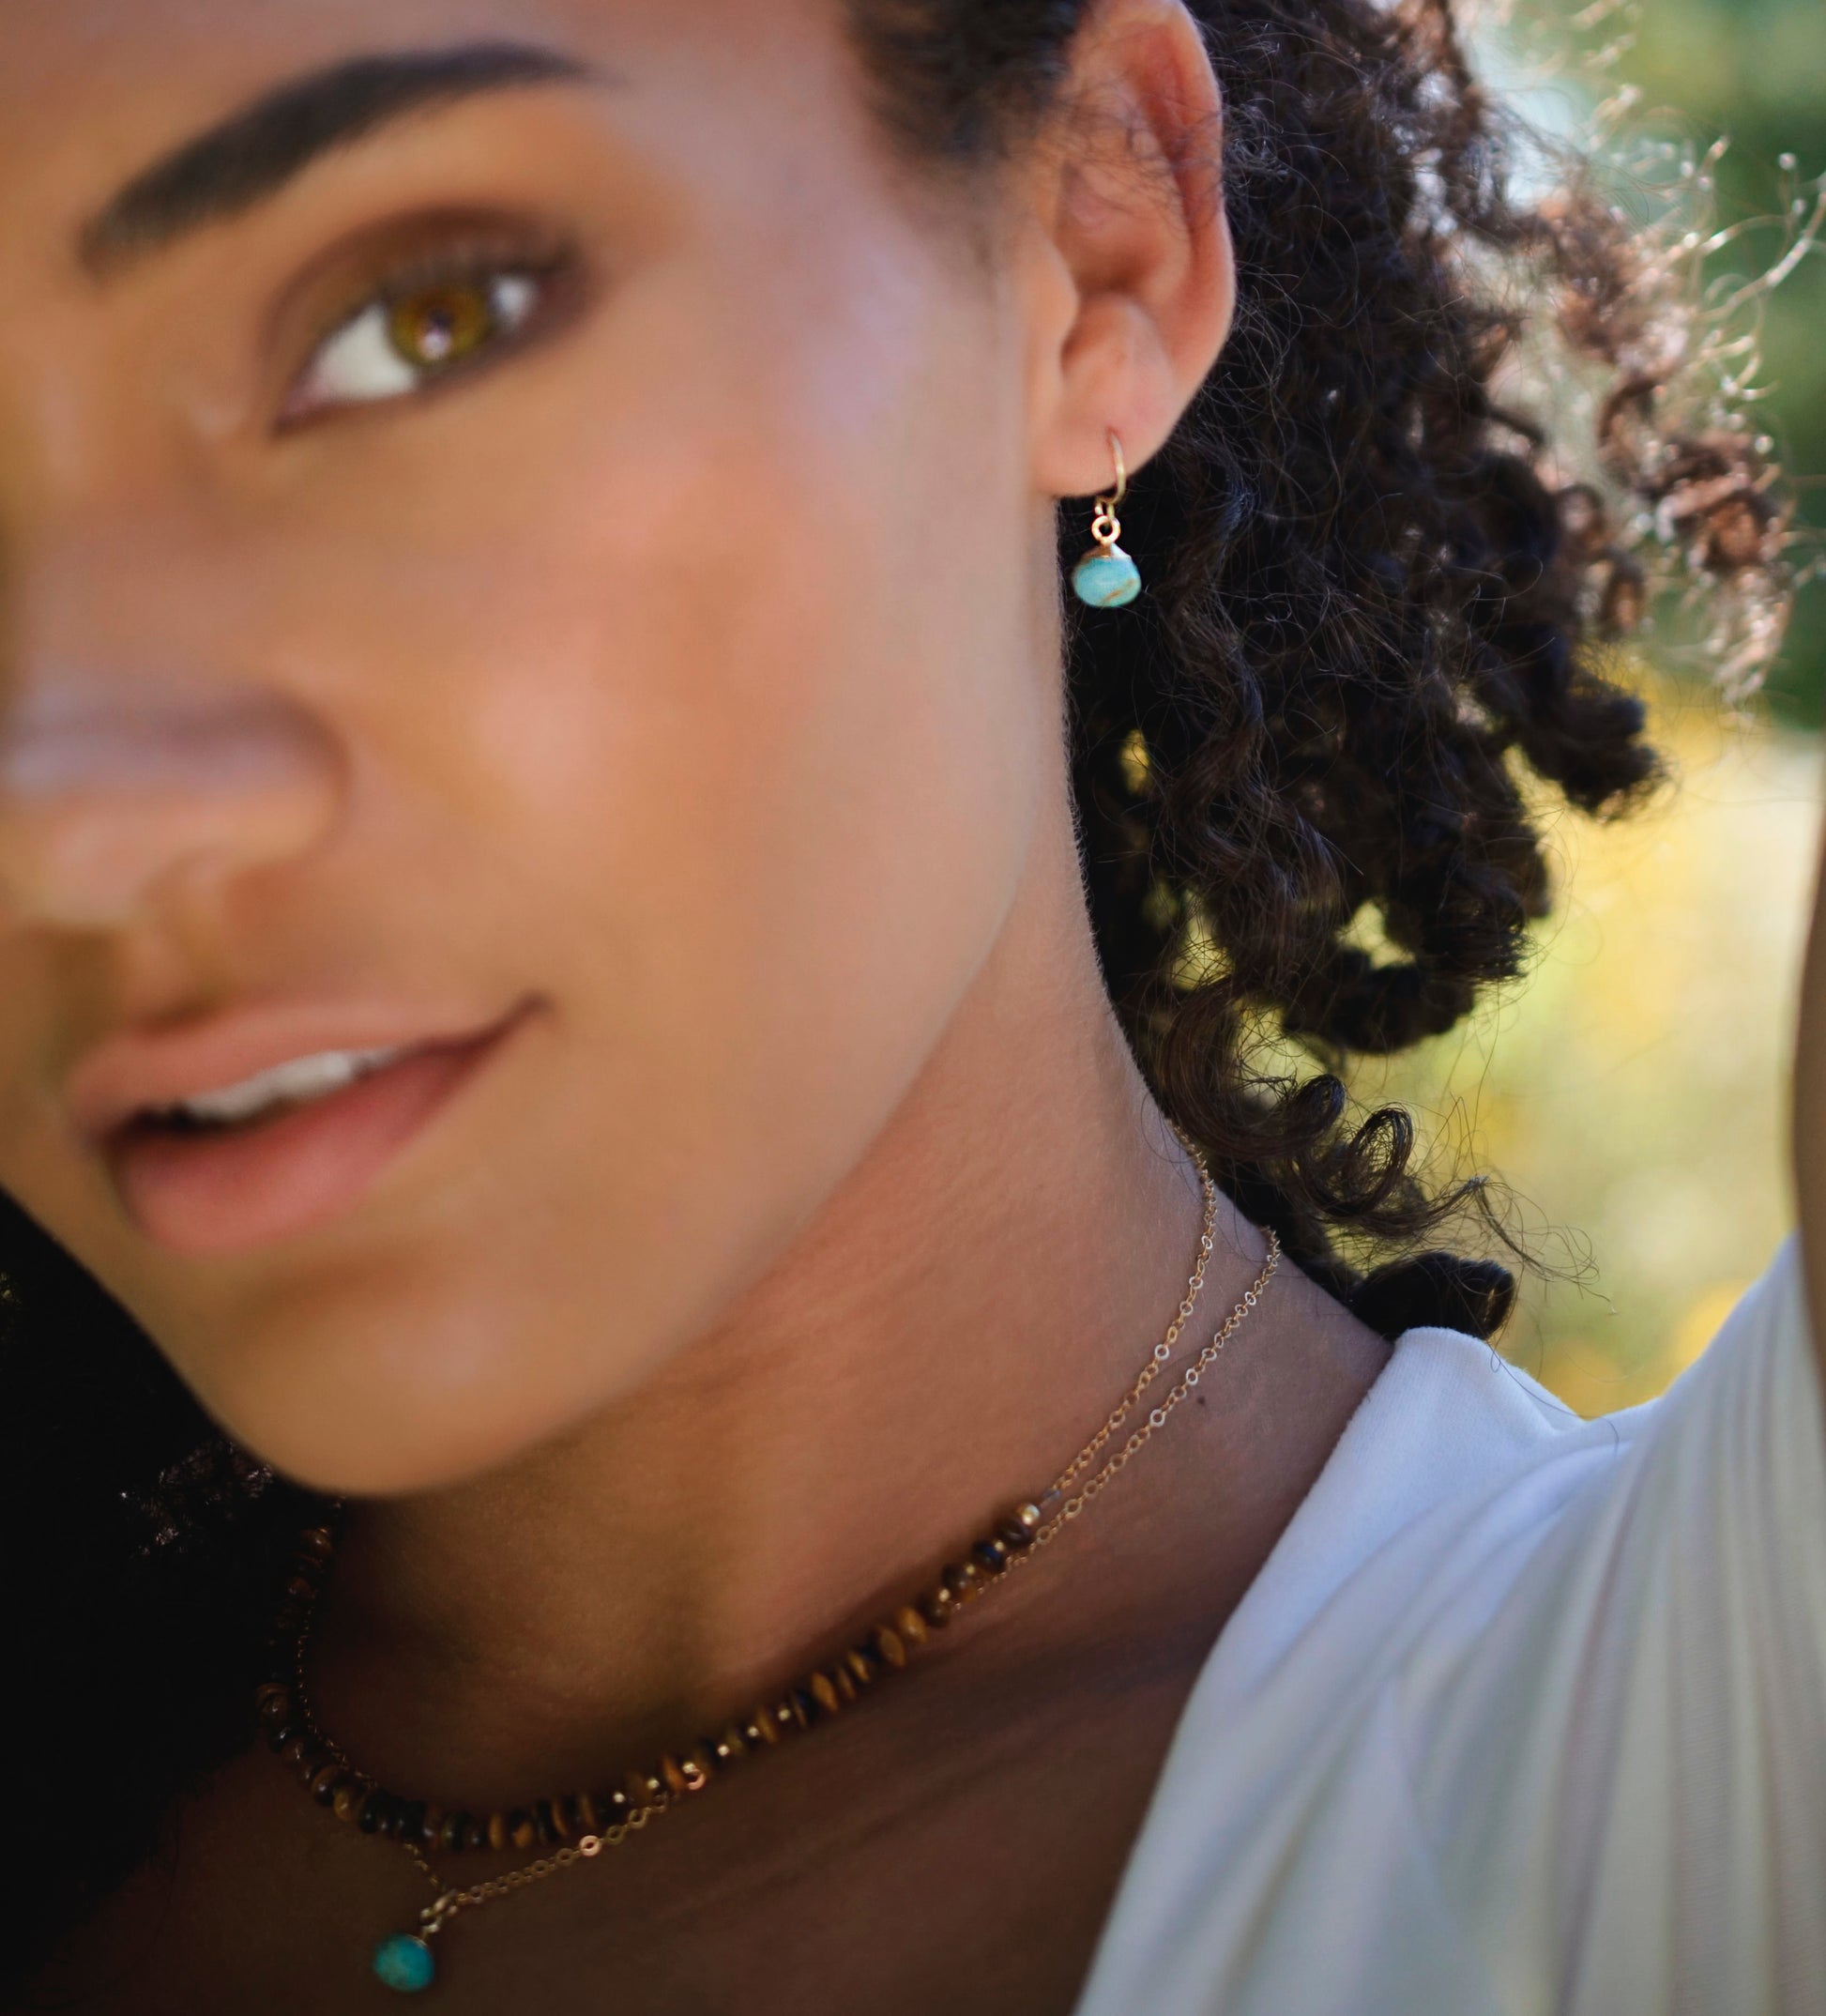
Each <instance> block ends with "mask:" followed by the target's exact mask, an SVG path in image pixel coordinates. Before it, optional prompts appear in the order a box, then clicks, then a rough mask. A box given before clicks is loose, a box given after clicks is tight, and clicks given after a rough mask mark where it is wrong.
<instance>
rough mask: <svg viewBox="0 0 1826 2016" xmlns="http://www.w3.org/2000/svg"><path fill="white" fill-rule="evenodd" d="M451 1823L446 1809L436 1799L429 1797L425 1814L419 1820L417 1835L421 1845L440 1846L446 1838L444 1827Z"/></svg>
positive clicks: (422, 1846) (428, 1846) (425, 1846)
mask: <svg viewBox="0 0 1826 2016" xmlns="http://www.w3.org/2000/svg"><path fill="white" fill-rule="evenodd" d="M447 1825H449V1814H447V1813H446V1812H445V1810H444V1809H443V1808H442V1807H441V1806H439V1805H438V1803H437V1802H436V1800H435V1799H427V1800H426V1801H425V1810H424V1813H423V1816H422V1817H421V1818H420V1820H419V1822H418V1836H417V1837H416V1838H417V1840H418V1845H419V1847H421V1848H425V1849H432V1848H436V1847H439V1846H440V1845H441V1844H442V1842H443V1840H444V1829H445V1827H446V1826H447Z"/></svg>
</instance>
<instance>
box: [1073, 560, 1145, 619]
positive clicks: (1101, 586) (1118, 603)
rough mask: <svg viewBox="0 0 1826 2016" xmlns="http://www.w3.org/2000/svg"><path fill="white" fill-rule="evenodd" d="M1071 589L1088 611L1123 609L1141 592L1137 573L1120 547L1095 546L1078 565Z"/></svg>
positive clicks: (1134, 566) (1138, 571) (1139, 571)
mask: <svg viewBox="0 0 1826 2016" xmlns="http://www.w3.org/2000/svg"><path fill="white" fill-rule="evenodd" d="M1072 586H1073V588H1074V589H1075V590H1076V591H1077V597H1078V600H1079V601H1080V602H1081V603H1085V604H1086V605H1087V606H1088V607H1089V608H1092V609H1126V608H1127V607H1128V606H1129V604H1130V603H1132V602H1133V601H1134V599H1135V597H1136V596H1137V595H1139V594H1140V593H1141V570H1140V568H1138V567H1137V566H1136V565H1135V563H1134V561H1133V560H1132V559H1131V558H1130V557H1129V556H1128V555H1127V554H1126V553H1124V552H1123V550H1122V549H1121V547H1120V546H1111V547H1109V548H1108V549H1107V550H1105V549H1104V548H1103V547H1102V546H1099V547H1098V548H1097V550H1096V551H1095V552H1094V553H1087V554H1086V555H1085V557H1084V558H1083V559H1081V560H1080V561H1079V562H1078V564H1077V566H1076V568H1075V569H1074V570H1073V574H1072Z"/></svg>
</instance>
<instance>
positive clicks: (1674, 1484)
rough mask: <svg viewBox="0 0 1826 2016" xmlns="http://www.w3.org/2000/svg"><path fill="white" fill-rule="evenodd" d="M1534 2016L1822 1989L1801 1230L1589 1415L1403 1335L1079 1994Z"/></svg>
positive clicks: (1269, 1575)
mask: <svg viewBox="0 0 1826 2016" xmlns="http://www.w3.org/2000/svg"><path fill="white" fill-rule="evenodd" d="M1537 2011H1538V2012H1543V2016H1544V2012H1547V2011H1553V2012H1556V2016H1636V2012H1642V2016H1650V2012H1652V2016H1686V2012H1693V2011H1705V2012H1708V2016H1712V2012H1717V2016H1762V2012H1765V2011H1781V2012H1788V2011H1807V2012H1812V2016H1818V2012H1820V2011H1826V1416H1823V1415H1822V1412H1821V1401H1820V1393H1819V1385H1818V1377H1817V1373H1816V1368H1815V1366H1814V1362H1813V1358H1812V1355H1811V1352H1810V1349H1809V1344H1808V1336H1807V1324H1806V1317H1805V1312H1804V1304H1803V1299H1802V1288H1801V1266H1800V1252H1799V1245H1798V1242H1797V1241H1796V1240H1793V1239H1790V1240H1789V1241H1788V1244H1787V1245H1785V1246H1784V1247H1783V1248H1782V1249H1781V1251H1780V1252H1779V1254H1778V1255H1777V1257H1776V1259H1775V1260H1774V1262H1773V1265H1772V1267H1771V1268H1770V1270H1769V1272H1768V1274H1767V1275H1765V1276H1764V1277H1763V1279H1762V1280H1761V1281H1760V1282H1758V1285H1757V1286H1756V1287H1755V1288H1754V1289H1752V1290H1751V1291H1750V1292H1749V1293H1748V1294H1747V1295H1746V1296H1745V1297H1744V1299H1743V1301H1742V1303H1741V1304H1740V1305H1739V1306H1738V1308H1737V1309H1736V1310H1735V1311H1734V1312H1733V1314H1732V1316H1731V1318H1730V1320H1729V1321H1727V1323H1726V1325H1725V1327H1724V1329H1723V1331H1721V1333H1720V1334H1719V1336H1718V1338H1717V1340H1716V1341H1715V1342H1714V1343H1713V1344H1712V1348H1711V1349H1710V1350H1709V1351H1708V1352H1707V1353H1706V1354H1705V1356H1704V1357H1703V1358H1702V1359H1701V1360H1700V1362H1699V1363H1698V1364H1697V1366H1695V1367H1693V1368H1692V1370H1690V1371H1689V1372H1687V1373H1686V1374H1685V1375H1684V1376H1683V1377H1682V1378H1681V1380H1680V1381H1679V1382H1677V1383H1676V1384H1675V1385H1674V1387H1673V1388H1672V1389H1671V1390H1670V1391H1669V1392H1668V1393H1666V1395H1664V1396H1663V1397H1662V1398H1660V1399H1658V1400H1655V1401H1653V1402H1651V1404H1650V1405H1648V1406H1646V1407H1638V1408H1634V1409H1632V1410H1630V1411H1629V1412H1628V1413H1621V1414H1614V1415H1611V1416H1609V1417H1608V1418H1605V1419H1603V1420H1599V1421H1593V1422H1581V1421H1579V1420H1577V1419H1576V1418H1575V1417H1574V1416H1572V1415H1569V1414H1568V1413H1567V1412H1566V1411H1565V1409H1564V1408H1562V1407H1561V1406H1560V1404H1559V1403H1558V1402H1557V1401H1555V1400H1554V1399H1553V1398H1552V1397H1550V1396H1549V1395H1548V1394H1547V1393H1545V1392H1544V1390H1543V1389H1542V1388H1541V1387H1540V1386H1539V1385H1537V1384H1536V1383H1535V1382H1534V1381H1532V1380H1531V1379H1529V1378H1528V1377H1527V1376H1526V1375H1525V1374H1523V1373H1521V1372H1518V1371H1516V1370H1515V1369H1514V1368H1513V1367H1510V1366H1508V1365H1506V1364H1504V1363H1503V1362H1502V1361H1501V1360H1500V1359H1499V1358H1498V1357H1497V1355H1496V1354H1495V1352H1492V1350H1491V1349H1490V1348H1489V1346H1487V1345H1485V1344H1481V1343H1479V1342H1478V1341H1477V1340H1476V1339H1474V1338H1471V1337H1468V1336H1460V1335H1458V1334H1457V1333H1455V1332H1453V1331H1447V1330H1414V1331H1410V1332H1408V1335H1407V1336H1404V1337H1403V1338H1402V1339H1401V1341H1400V1343H1399V1344H1398V1345H1397V1347H1396V1349H1395V1352H1394V1355H1393V1357H1392V1360H1391V1362H1390V1364H1389V1367H1388V1368H1387V1369H1386V1370H1385V1371H1384V1372H1383V1374H1382V1376H1381V1377H1380V1378H1379V1379H1378V1380H1377V1383H1376V1385H1375V1387H1374V1388H1373V1390H1372V1391H1371V1393H1370V1395H1369V1397H1368V1398H1367V1399H1366V1400H1365V1401H1364V1402H1363V1404H1362V1407H1361V1408H1360V1409H1359V1411H1358V1413H1357V1414H1356V1416H1355V1418H1354V1419H1353V1420H1352V1422H1351V1424H1350V1426H1349V1428H1347V1430H1346V1432H1345V1434H1344V1437H1343V1439H1342V1440H1341V1441H1340V1443H1339V1444H1338V1446H1337V1449H1336V1450H1335V1452H1334V1453H1333V1455H1332V1457H1331V1461H1330V1462H1329V1463H1328V1465H1327V1466H1326V1468H1325V1470H1324V1472H1323V1473H1322V1474H1321V1475H1320V1477H1319V1480H1318V1482H1317V1484H1316V1486H1315V1488H1314V1489H1313V1491H1312V1493H1311V1494H1310V1496H1309V1497H1308V1498H1307V1500H1306V1502H1305V1504H1303V1505H1302V1506H1301V1509H1300V1511H1299V1513H1298V1514H1297V1515H1296V1517H1295V1518H1294V1520H1293V1521H1292V1523H1291V1524H1290V1525H1289V1526H1288V1528H1287V1530H1286V1534H1285V1535H1283V1537H1282V1539H1281V1541H1280V1543H1279V1545H1278V1546H1277V1547H1276V1549H1275V1550H1274V1552H1273V1553H1272V1554H1271V1557H1270V1558H1269V1561H1268V1563H1267V1565H1266V1566H1265V1567H1264V1568H1263V1570H1262V1572H1261V1574H1260V1575H1259V1576H1258V1577H1257V1579H1256V1581H1255V1584H1254V1586H1253V1587H1252V1588H1251V1589H1250V1591H1249V1593H1248V1595H1247V1596H1245V1597H1244V1599H1243V1601H1242V1603H1241V1604H1240V1607H1239V1608H1238V1610H1237V1611H1236V1612H1235V1614H1234V1616H1233V1617H1232V1618H1231V1620H1230V1622H1229V1624H1228V1626H1227V1627H1225V1631H1224V1634H1223V1636H1222V1638H1221V1639H1220V1640H1219V1641H1218V1643H1217V1646H1216V1649H1215V1650H1214V1651H1213V1653H1212V1655H1211V1657H1210V1661H1209V1663H1208V1664H1207V1666H1206V1668H1205V1671H1204V1672H1203V1674H1202V1676H1201V1677H1200V1679H1199V1682H1198V1685H1197V1687H1196V1688H1195V1690H1194V1692H1193V1694H1192V1697H1191V1700H1190V1701H1189V1703H1187V1706H1186V1709H1185V1712H1184V1715H1183V1717H1182V1718H1181V1721H1180V1725H1179V1732H1178V1733H1177V1735H1176V1736H1175V1738H1174V1742H1173V1747H1172V1749H1171V1751H1170V1752H1169V1755H1168V1759H1167V1764H1166V1767H1165V1770H1164V1775H1163V1778H1162V1780H1161V1783H1160V1785H1159V1786H1158V1788H1157V1789H1156V1791H1155V1794H1154V1799H1153V1804H1152V1808H1151V1810H1150V1811H1149V1818H1148V1821H1147V1824H1146V1825H1145V1826H1144V1828H1143V1829H1142V1832H1141V1835H1140V1838H1139V1839H1138V1840H1137V1842H1136V1844H1135V1848H1134V1855H1133V1856H1132V1858H1131V1861H1130V1864H1129V1868H1128V1870H1127V1872H1126V1874H1125V1875H1124V1877H1123V1881H1122V1886H1121V1888H1120V1890H1119V1892H1118V1897H1117V1901H1116V1906H1115V1909H1114V1912H1113V1914H1112V1916H1111V1917H1110V1920H1109V1922H1108V1924H1107V1925H1106V1926H1105V1928H1104V1931H1103V1939H1102V1943H1101V1945H1100V1947H1099V1948H1098V1954H1097V1960H1096V1963H1095V1965H1094V1967H1093V1969H1092V1972H1091V1975H1090V1978H1089V1981H1088V1984H1087V1987H1086V1991H1085V1994H1084V1997H1083V2000H1082V2002H1081V2004H1080V2006H1079V2011H1078V2016H1141V2012H1145V2016H1195V2012H1198V2016H1220V2012H1221V2016H1533V2012H1537Z"/></svg>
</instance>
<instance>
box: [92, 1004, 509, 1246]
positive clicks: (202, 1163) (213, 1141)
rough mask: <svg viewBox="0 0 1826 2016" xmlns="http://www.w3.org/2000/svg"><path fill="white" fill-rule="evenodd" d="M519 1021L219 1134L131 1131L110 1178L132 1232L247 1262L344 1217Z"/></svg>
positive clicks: (112, 1156)
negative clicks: (246, 1256)
mask: <svg viewBox="0 0 1826 2016" xmlns="http://www.w3.org/2000/svg"><path fill="white" fill-rule="evenodd" d="M520 1019H521V1018H519V1017H516V1018H515V1020H514V1022H512V1023H510V1024H508V1025H506V1026H504V1027H502V1028H500V1029H497V1030H495V1031H491V1032H490V1033H489V1034H488V1035H486V1036H482V1037H479V1038H477V1039H476V1041H474V1042H473V1043H466V1044H452V1045H448V1046H439V1047H437V1048H434V1049H427V1050H418V1051H415V1052H414V1053H413V1054H412V1055H411V1056H409V1057H403V1058H402V1059H401V1060H400V1061H399V1062H398V1063H396V1064H389V1065H388V1066H387V1067H386V1068H385V1069H383V1070H380V1071H375V1072H372V1073H370V1074H369V1075H368V1076H367V1077H363V1078H358V1079H357V1081H356V1082H355V1083H354V1084H353V1085H351V1086H350V1087H349V1088H348V1089H347V1091H345V1092H334V1093H332V1094H331V1095H330V1096H329V1097H328V1098H327V1099H320V1100H318V1101H317V1102H316V1103H315V1104H314V1105H312V1106H306V1107H297V1108H296V1109H294V1110H293V1111H291V1112H288V1113H283V1114H281V1115H280V1116H279V1117H278V1118H277V1119H274V1120H268V1121H263V1122H261V1123H257V1124H256V1125H253V1126H251V1127H247V1128H237V1129H234V1130H231V1131H229V1132H227V1133H222V1134H174V1133H161V1132H160V1131H158V1130H157V1129H153V1128H145V1129H133V1130H130V1131H129V1132H128V1133H126V1134H124V1135H122V1136H121V1137H119V1138H118V1139H117V1140H116V1141H115V1142H114V1144H113V1146H112V1147H111V1149H110V1151H109V1156H108V1160H109V1167H110V1168H111V1169H112V1171H113V1173H114V1184H115V1186H116V1188H117V1189H118V1190H119V1192H120V1195H121V1199H122V1200H123V1201H124V1202H125V1204H126V1206H127V1209H128V1211H129V1214H131V1216H132V1218H133V1220H134V1222H135V1223H136V1224H137V1225H138V1226H139V1228H140V1229H141V1230H142V1231H144V1232H145V1234H146V1235H147V1236H148V1237H149V1238H152V1239H154V1240H156V1241H158V1243H159V1244H160V1245H162V1246H166V1247H169V1248H170V1249H171V1250H172V1251H173V1252H175V1253H181V1254H184V1255H186V1256H188V1257H191V1258H203V1257H216V1256H220V1255H223V1254H233V1253H244V1252H247V1251H250V1250H251V1249H252V1248H254V1247H257V1246H264V1245H273V1244H274V1243H275V1242H277V1241H279V1240H282V1239H291V1238H296V1237H297V1235H298V1234H299V1233H301V1232H307V1231H310V1230H312V1229H314V1228H315V1227H317V1226H320V1225H323V1224H326V1223H327V1221H329V1220H330V1219H332V1218H335V1217H339V1216H340V1215H341V1214H342V1213H343V1212H345V1211H347V1210H348V1209H349V1208H350V1207H351V1206H352V1205H354V1204H355V1203H356V1202H358V1200H359V1199H360V1198H361V1196H362V1195H363V1194H364V1192H366V1191H367V1190H368V1189H369V1188H370V1187H372V1185H373V1184H374V1183H375V1181H376V1180H377V1179H378V1178H379V1176H380V1175H381V1173H382V1171H383V1170H384V1169H386V1168H388V1165H389V1164H390V1163H392V1162H393V1161H394V1160H395V1159H396V1158H397V1157H398V1156H399V1155H401V1154H402V1153H403V1152H404V1151H405V1149H406V1148H407V1146H408V1145H409V1144H410V1143H411V1142H413V1141H414V1140H416V1139H417V1138H418V1136H419V1135H421V1134H422V1133H423V1132H424V1131H425V1129H426V1128H427V1127H428V1126H430V1124H431V1123H432V1122H433V1121H434V1119H435V1118H436V1117H437V1115H438V1114H439V1113H441V1112H442V1111H443V1110H444V1108H445V1107H447V1106H449V1103H450V1102H451V1101H452V1100H453V1099H454V1098H455V1097H456V1096H457V1094H458V1093H459V1092H461V1091H462V1090H463V1089H464V1087H465V1086H466V1085H468V1084H469V1082H470V1081H471V1080H472V1079H473V1078H475V1077H477V1076H478V1075H479V1073H480V1072H481V1071H483V1070H484V1069H485V1068H486V1067H487V1066H488V1065H489V1064H490V1063H491V1062H493V1061H494V1060H495V1057H496V1056H497V1055H498V1053H499V1051H500V1050H501V1048H502V1047H503V1046H504V1045H505V1044H506V1042H507V1041H508V1038H509V1037H510V1035H511V1034H512V1032H513V1031H514V1030H515V1029H517V1028H518V1027H519V1023H520Z"/></svg>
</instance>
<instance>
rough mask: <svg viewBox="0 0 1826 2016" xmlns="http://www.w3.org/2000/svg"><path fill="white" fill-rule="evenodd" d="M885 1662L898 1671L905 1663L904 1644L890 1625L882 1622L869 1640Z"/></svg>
mask: <svg viewBox="0 0 1826 2016" xmlns="http://www.w3.org/2000/svg"><path fill="white" fill-rule="evenodd" d="M869 1642H870V1643H871V1644H872V1645H873V1646H874V1647H875V1650H876V1651H877V1652H878V1653H879V1654H880V1655H881V1657H882V1660H883V1662H884V1663H885V1664H887V1665H889V1666H891V1667H893V1669H894V1670H895V1672H899V1671H900V1669H901V1668H902V1667H904V1666H905V1664H906V1646H905V1643H904V1642H902V1639H901V1635H900V1633H899V1632H898V1631H896V1630H895V1629H894V1628H893V1627H892V1626H891V1625H886V1624H884V1625H883V1626H882V1627H880V1628H879V1629H878V1630H877V1631H876V1632H875V1636H874V1637H873V1638H872V1639H871V1640H870V1641H869Z"/></svg>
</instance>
